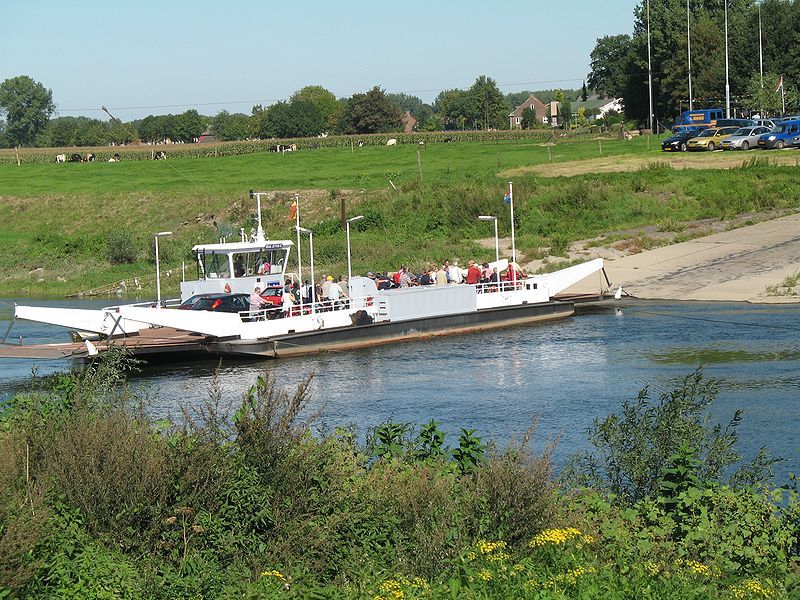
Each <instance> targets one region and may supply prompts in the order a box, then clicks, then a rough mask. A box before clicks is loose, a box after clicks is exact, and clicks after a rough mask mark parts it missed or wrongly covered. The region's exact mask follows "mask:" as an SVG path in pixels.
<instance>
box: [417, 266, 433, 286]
mask: <svg viewBox="0 0 800 600" xmlns="http://www.w3.org/2000/svg"><path fill="white" fill-rule="evenodd" d="M419 284H420V285H431V284H433V281H431V270H430V269H423V270H422V273H420V275H419Z"/></svg>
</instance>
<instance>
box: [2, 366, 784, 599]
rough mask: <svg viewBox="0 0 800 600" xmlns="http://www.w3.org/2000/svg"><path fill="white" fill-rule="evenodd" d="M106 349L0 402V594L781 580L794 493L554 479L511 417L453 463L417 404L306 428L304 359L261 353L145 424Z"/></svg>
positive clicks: (740, 588)
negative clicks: (237, 394) (370, 425)
mask: <svg viewBox="0 0 800 600" xmlns="http://www.w3.org/2000/svg"><path fill="white" fill-rule="evenodd" d="M124 366H125V363H124V361H123V360H122V359H121V357H120V356H116V357H115V356H114V354H113V353H112V354H111V355H109V356H107V357H106V358H103V359H96V360H95V362H94V363H92V364H91V365H90V366H89V367H88V368H86V369H85V370H83V371H80V372H75V373H71V374H65V375H59V376H57V377H49V378H47V379H45V380H36V381H35V385H34V386H32V388H31V389H30V390H29V391H27V392H25V393H24V394H20V395H18V396H17V397H15V399H14V400H13V401H12V402H11V403H10V404H9V405H8V406H6V407H5V410H4V411H3V412H2V416H1V417H0V449H1V450H3V452H2V453H1V454H0V483H3V484H4V486H3V488H2V489H0V558H2V561H0V597H6V596H9V595H13V596H15V597H30V598H35V597H76V598H77V597H148V598H175V597H219V598H241V597H251V598H257V597H281V596H282V595H286V596H287V597H338V598H363V597H374V598H378V597H380V598H398V597H430V598H452V597H454V596H455V597H496V598H507V597H576V598H578V597H581V598H584V597H597V598H600V597H603V598H605V597H618V596H620V594H622V595H635V596H636V597H642V598H708V597H737V598H738V597H742V598H745V597H763V598H767V597H773V598H779V597H788V596H791V595H792V594H796V593H797V592H798V591H800V590H799V589H798V575H797V573H796V570H795V569H794V567H793V564H794V561H795V560H796V557H797V540H798V536H799V535H800V531H798V523H800V519H798V515H800V509H799V508H798V506H799V505H798V502H797V496H796V494H795V493H794V492H789V491H787V492H784V493H783V494H778V493H777V492H768V491H765V490H762V489H757V488H753V487H748V486H741V485H739V484H736V485H730V486H722V485H718V484H708V483H706V482H705V481H704V480H703V479H699V478H698V479H697V480H695V479H692V478H691V477H684V476H683V475H681V474H680V473H678V472H677V471H680V469H682V468H684V467H686V468H689V469H690V470H692V469H694V468H695V467H694V466H693V465H694V463H693V460H689V459H688V458H686V459H682V460H673V461H672V462H670V463H669V464H670V465H671V466H670V468H671V469H672V471H670V472H667V473H665V474H666V477H665V478H662V480H661V482H662V485H660V486H659V487H657V489H659V490H666V489H667V487H668V486H665V485H664V482H671V483H675V484H679V485H673V486H672V487H671V488H669V489H670V490H672V491H671V492H670V494H671V495H670V496H669V499H670V502H669V503H667V502H663V501H660V500H659V499H658V498H655V497H652V498H651V497H647V496H645V497H643V498H641V499H634V498H631V497H629V496H624V497H623V496H618V495H614V494H609V493H608V492H607V490H606V489H605V487H604V486H598V487H596V488H595V489H589V488H575V487H572V488H569V489H559V487H558V482H556V481H554V480H553V478H552V466H551V463H550V451H549V450H545V451H544V452H542V453H535V452H533V451H532V450H530V445H529V442H530V436H528V437H526V438H523V440H521V441H519V442H515V443H512V444H510V445H509V446H508V447H507V448H505V449H503V450H499V449H497V448H496V447H495V446H493V445H492V444H490V445H489V447H488V449H486V451H485V452H483V454H482V455H481V456H482V458H481V459H480V460H471V459H470V460H469V461H466V462H463V461H462V462H463V464H461V465H460V464H459V461H458V460H456V458H457V457H456V458H454V456H453V453H452V452H451V451H450V449H449V448H448V447H447V444H446V438H445V436H444V434H443V433H442V432H441V431H440V430H438V427H437V425H436V423H435V422H431V423H428V424H427V425H425V426H424V427H422V428H420V429H416V428H413V427H410V426H402V427H400V428H399V429H398V428H394V429H395V430H396V431H395V434H396V433H397V431H400V432H401V433H400V435H395V434H391V431H390V432H389V433H390V435H389V436H388V438H387V439H385V440H384V442H386V443H388V444H389V445H392V446H394V447H393V448H392V451H391V452H383V453H375V452H369V451H368V449H367V448H365V447H363V446H362V445H361V444H360V443H359V442H358V437H357V435H355V433H354V432H353V431H350V430H347V429H340V430H334V431H317V432H316V433H312V431H313V430H312V427H313V424H314V422H315V421H314V418H313V417H314V415H315V414H316V411H315V410H314V406H313V402H312V400H313V399H312V397H311V394H310V391H309V390H310V388H309V385H308V383H309V380H305V381H304V382H302V383H301V384H300V386H299V387H298V388H297V389H296V390H295V391H294V392H291V391H288V392H287V391H285V390H283V389H282V388H280V387H279V386H277V384H276V383H275V381H274V379H272V378H271V377H270V376H269V374H266V375H265V376H263V377H261V378H259V379H258V380H257V381H256V382H255V385H254V386H253V388H252V389H251V390H250V391H249V392H248V393H247V394H246V395H245V397H244V398H243V399H240V400H238V401H237V402H234V399H230V398H225V397H224V393H223V392H222V388H221V386H216V389H212V391H211V394H210V395H209V399H208V400H207V401H205V402H200V401H196V402H195V403H194V406H195V407H196V408H195V409H191V410H190V409H187V410H186V412H185V416H184V419H183V421H182V423H180V424H179V425H175V424H170V423H167V422H159V423H150V422H149V421H148V420H147V419H145V418H144V414H145V413H144V412H143V411H142V410H141V408H140V402H141V400H140V399H139V398H136V397H135V396H134V395H133V394H132V393H131V392H130V390H129V389H128V388H127V385H126V383H125V379H124V371H123V370H122V369H123V368H124ZM693 381H694V380H692V379H690V380H689V381H688V382H687V383H688V385H689V386H690V388H691V386H692V384H693V383H692V382H693ZM684 393H685V394H689V395H691V394H690V393H689V392H686V391H685V392H684ZM684 393H678V394H677V395H678V397H682V395H683V394H684ZM233 408H236V410H233ZM700 423H701V424H702V420H701V421H700ZM687 430H688V431H691V430H692V429H691V428H688V429H687ZM83 434H85V435H83ZM112 436H113V437H117V438H118V439H115V440H110V439H106V438H109V437H112ZM461 437H462V438H463V439H461V440H459V445H458V448H461V449H464V450H465V452H466V450H467V449H468V448H473V449H474V444H475V443H482V442H480V440H478V439H477V436H476V433H475V432H474V431H469V430H467V431H464V432H462V436H461ZM698 439H705V437H703V436H700V437H699V438H698ZM470 440H472V441H470ZM684 450H685V452H684V455H685V456H689V454H688V450H686V449H684ZM126 454H127V455H128V456H126ZM466 454H469V452H466ZM466 454H465V456H466ZM470 455H471V454H470ZM471 456H472V455H471ZM54 461H63V463H64V464H63V465H60V466H56V465H54ZM126 461H127V462H126ZM133 462H136V463H138V464H133ZM467 464H468V465H469V468H464V465H467ZM70 472H75V473H77V475H76V476H75V477H73V478H72V480H68V474H69V473H70ZM678 475H679V476H678ZM698 482H699V484H700V485H699V484H698ZM698 485H699V486H698ZM737 486H738V487H737ZM95 489H96V490H97V496H98V501H97V502H96V503H95V504H94V505H92V503H91V502H90V498H91V497H92V493H93V491H94V490H95ZM676 515H680V518H677V516H676Z"/></svg>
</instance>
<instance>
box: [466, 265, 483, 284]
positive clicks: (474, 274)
mask: <svg viewBox="0 0 800 600" xmlns="http://www.w3.org/2000/svg"><path fill="white" fill-rule="evenodd" d="M480 280H481V270H480V269H479V268H478V267H476V266H475V261H474V260H471V261H469V268H468V269H467V278H466V282H467V283H468V284H469V285H475V284H476V283H478V282H479V281H480Z"/></svg>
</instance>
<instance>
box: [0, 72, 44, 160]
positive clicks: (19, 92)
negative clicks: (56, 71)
mask: <svg viewBox="0 0 800 600" xmlns="http://www.w3.org/2000/svg"><path fill="white" fill-rule="evenodd" d="M54 110H55V104H53V92H52V91H51V90H48V89H47V88H45V87H44V86H43V85H42V84H41V83H38V82H36V81H34V80H33V79H31V78H30V77H28V76H27V75H20V76H18V77H13V78H11V79H6V80H5V81H4V82H3V83H0V112H2V113H4V114H5V118H6V127H5V136H6V138H7V139H8V141H9V142H10V144H11V145H18V146H30V145H32V144H33V143H34V142H35V140H36V136H37V135H39V134H41V133H43V132H44V130H45V129H46V128H47V122H48V120H49V119H50V115H52V114H53V111H54Z"/></svg>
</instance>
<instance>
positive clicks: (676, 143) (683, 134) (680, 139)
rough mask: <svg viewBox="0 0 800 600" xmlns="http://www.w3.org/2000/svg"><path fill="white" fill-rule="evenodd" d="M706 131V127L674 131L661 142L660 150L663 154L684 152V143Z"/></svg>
mask: <svg viewBox="0 0 800 600" xmlns="http://www.w3.org/2000/svg"><path fill="white" fill-rule="evenodd" d="M704 129H706V127H704V126H701V127H687V128H685V129H681V130H679V131H676V132H675V133H673V134H672V135H671V136H669V137H668V138H667V139H665V140H664V141H663V142H661V149H662V150H663V151H664V152H686V142H688V141H689V140H690V139H692V138H693V137H697V135H698V134H699V133H700V132H701V131H703V130H704Z"/></svg>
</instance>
